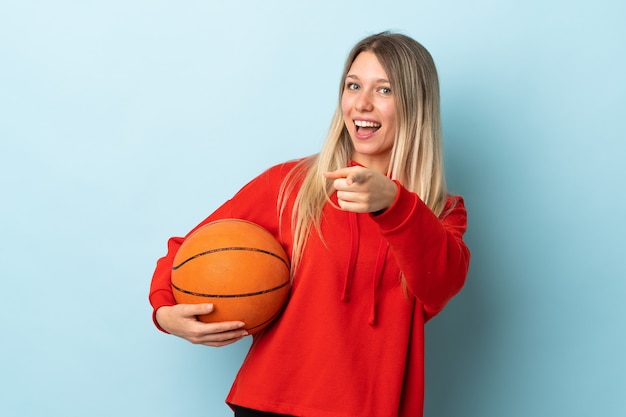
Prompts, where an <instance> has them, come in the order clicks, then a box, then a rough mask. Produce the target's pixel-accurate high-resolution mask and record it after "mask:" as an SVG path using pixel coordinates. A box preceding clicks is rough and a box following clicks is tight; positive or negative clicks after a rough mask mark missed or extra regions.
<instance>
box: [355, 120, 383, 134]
mask: <svg viewBox="0 0 626 417" xmlns="http://www.w3.org/2000/svg"><path fill="white" fill-rule="evenodd" d="M354 125H355V126H356V131H357V133H360V134H369V133H374V132H376V131H377V130H378V129H380V126H381V124H380V123H378V122H370V121H367V120H355V121H354Z"/></svg>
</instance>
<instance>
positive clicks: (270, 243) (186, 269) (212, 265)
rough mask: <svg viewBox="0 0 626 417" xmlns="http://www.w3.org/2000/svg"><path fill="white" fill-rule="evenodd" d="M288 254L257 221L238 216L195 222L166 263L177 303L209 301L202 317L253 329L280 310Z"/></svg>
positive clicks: (285, 288)
mask: <svg viewBox="0 0 626 417" xmlns="http://www.w3.org/2000/svg"><path fill="white" fill-rule="evenodd" d="M290 282H291V281H290V267H289V259H288V258H287V254H286V253H285V250H284V249H283V247H282V246H281V244H280V243H279V242H278V241H277V240H276V239H275V238H274V236H273V235H272V234H271V233H269V232H268V231H267V230H265V229H264V228H262V227H261V226H259V225H257V224H254V223H251V222H248V221H245V220H239V219H225V220H218V221H215V222H212V223H208V224H206V225H204V226H201V227H200V228H199V229H197V230H195V231H194V232H193V233H192V234H190V235H189V236H188V237H187V238H186V239H185V241H184V242H183V244H182V245H181V246H180V248H179V250H178V252H177V253H176V256H175V258H174V264H173V267H172V289H173V292H174V298H175V299H176V302H177V303H179V304H203V303H212V304H213V306H214V309H213V311H212V312H211V313H210V314H206V315H203V316H199V317H198V318H199V320H201V321H203V322H207V323H212V322H221V321H243V322H244V323H245V326H244V329H245V330H246V331H247V332H248V333H250V334H254V333H256V332H258V331H260V330H262V329H264V328H265V327H266V326H267V325H269V324H270V323H271V322H272V320H274V319H275V318H276V317H277V316H278V315H279V314H280V312H281V311H282V308H283V306H284V305H285V303H286V301H287V296H288V295H289V289H290Z"/></svg>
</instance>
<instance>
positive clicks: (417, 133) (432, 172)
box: [279, 32, 447, 271]
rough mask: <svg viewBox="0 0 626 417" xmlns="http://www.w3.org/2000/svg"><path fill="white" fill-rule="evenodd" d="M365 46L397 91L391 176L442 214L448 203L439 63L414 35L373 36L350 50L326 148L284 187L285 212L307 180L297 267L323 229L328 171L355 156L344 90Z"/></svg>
mask: <svg viewBox="0 0 626 417" xmlns="http://www.w3.org/2000/svg"><path fill="white" fill-rule="evenodd" d="M365 51H369V52H373V53H374V54H375V55H376V57H377V58H378V61H379V62H380V64H381V65H382V66H383V68H384V69H385V72H386V73H387V76H388V78H389V81H390V83H391V91H392V92H393V94H394V100H395V101H394V104H395V109H396V126H397V128H396V139H395V142H394V145H393V148H392V151H391V157H390V163H389V167H388V172H387V175H388V177H389V178H391V179H395V180H398V181H399V182H400V183H401V184H402V185H403V186H404V187H406V188H407V189H408V190H410V191H413V192H415V193H417V194H418V195H419V196H420V198H421V199H422V200H423V201H424V202H425V203H426V205H427V206H428V207H429V208H430V209H431V210H432V211H433V212H434V213H435V214H436V215H440V214H441V212H442V210H443V207H444V204H445V199H446V195H447V191H446V185H445V178H444V170H443V157H442V139H441V119H440V109H439V106H440V104H439V81H438V77H437V70H436V68H435V63H434V61H433V59H432V57H431V55H430V53H429V52H428V51H427V50H426V49H425V48H424V47H423V46H422V45H421V44H419V43H418V42H416V41H415V40H413V39H412V38H410V37H408V36H405V35H402V34H398V33H390V32H382V33H379V34H376V35H372V36H369V37H367V38H365V39H363V40H362V41H360V42H359V43H357V44H356V45H355V46H354V48H352V50H351V51H350V54H349V55H348V58H347V60H346V63H345V66H344V70H343V75H342V77H341V83H340V88H339V104H338V105H337V109H336V110H335V113H334V115H333V118H332V120H331V123H330V127H329V130H328V134H327V136H326V140H325V141H324V144H323V146H322V149H321V151H320V153H319V154H317V155H313V156H311V157H308V158H305V159H303V160H302V161H301V162H300V163H299V164H297V165H296V167H295V168H294V169H293V170H292V171H291V174H290V175H289V176H288V177H287V178H286V180H285V182H284V183H283V187H282V189H281V194H280V200H281V204H280V207H279V208H280V213H281V216H282V214H283V212H284V210H285V207H286V201H287V198H288V196H289V195H290V194H291V193H292V192H293V191H294V188H295V184H296V183H299V182H300V181H301V182H302V185H301V187H300V190H299V191H298V194H297V196H296V199H295V203H294V206H293V211H292V225H291V227H292V230H293V251H292V266H293V270H294V271H295V268H297V265H298V263H299V261H300V259H301V256H302V251H303V249H304V246H305V243H306V239H307V237H308V235H309V233H310V232H311V228H312V227H314V228H315V229H316V230H317V231H318V232H320V221H321V214H322V209H323V207H324V205H325V204H326V203H327V202H328V196H329V195H330V193H331V192H332V190H331V187H332V183H331V182H330V181H328V180H326V179H325V177H324V175H323V174H324V172H329V171H334V170H336V169H339V168H342V167H345V166H346V165H347V164H348V162H349V161H350V160H351V158H352V153H353V150H354V149H353V146H352V141H351V140H350V136H349V134H348V131H347V129H346V127H345V125H344V121H343V114H342V111H341V95H342V93H343V90H344V85H345V81H346V75H347V73H348V71H349V70H350V67H351V66H352V63H353V62H354V60H355V59H356V57H357V56H358V55H359V54H360V53H361V52H365ZM320 233H321V232H320Z"/></svg>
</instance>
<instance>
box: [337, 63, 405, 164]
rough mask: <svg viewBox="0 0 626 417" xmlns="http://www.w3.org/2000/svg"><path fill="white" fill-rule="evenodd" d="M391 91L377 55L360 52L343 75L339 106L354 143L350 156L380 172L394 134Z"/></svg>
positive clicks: (393, 105)
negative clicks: (343, 80) (343, 82)
mask: <svg viewBox="0 0 626 417" xmlns="http://www.w3.org/2000/svg"><path fill="white" fill-rule="evenodd" d="M393 94H394V92H393V91H391V83H390V82H389V77H388V76H387V73H386V72H385V70H384V69H383V67H382V65H380V62H378V58H377V57H376V55H375V54H374V53H373V52H368V51H366V52H361V53H360V54H359V55H358V56H357V57H356V59H355V60H354V62H353V63H352V66H351V67H350V70H349V71H348V74H347V75H346V82H345V85H344V88H343V93H342V95H341V110H342V112H343V121H344V123H345V125H346V128H347V129H348V132H349V133H350V138H351V139H352V144H353V145H354V154H353V155H352V159H353V160H354V161H355V162H357V163H359V164H361V165H364V166H366V167H368V168H371V169H374V170H376V171H378V172H381V173H383V174H386V173H387V169H388V166H389V159H390V155H391V148H392V147H393V143H394V141H395V138H396V109H395V104H394V97H393Z"/></svg>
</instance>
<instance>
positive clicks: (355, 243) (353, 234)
mask: <svg viewBox="0 0 626 417" xmlns="http://www.w3.org/2000/svg"><path fill="white" fill-rule="evenodd" d="M348 220H349V224H350V257H349V259H348V269H347V271H346V276H345V277H344V285H343V292H342V294H341V301H345V302H348V301H350V297H351V290H352V281H353V279H354V270H355V268H356V260H357V255H358V251H359V238H360V236H359V223H358V216H357V214H356V213H353V212H349V213H348ZM388 251H389V243H387V241H386V240H385V239H382V238H381V239H380V243H379V245H378V251H377V254H376V263H375V266H374V270H373V273H372V281H371V283H372V293H371V296H372V300H371V305H370V314H369V317H368V319H367V321H368V323H369V324H370V325H372V326H373V325H375V324H376V303H377V301H378V299H377V298H378V297H377V295H378V291H379V287H380V282H381V280H382V276H383V270H384V267H385V260H386V258H387V252H388Z"/></svg>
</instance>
